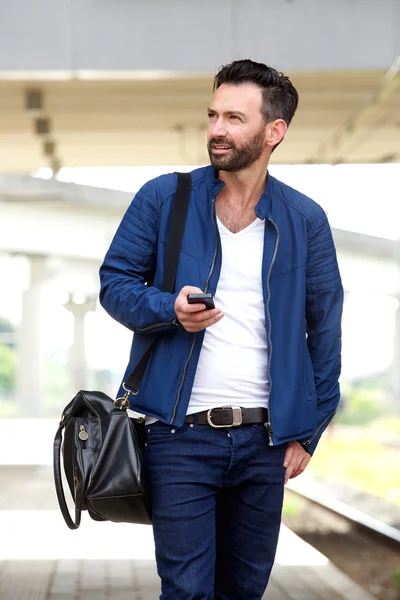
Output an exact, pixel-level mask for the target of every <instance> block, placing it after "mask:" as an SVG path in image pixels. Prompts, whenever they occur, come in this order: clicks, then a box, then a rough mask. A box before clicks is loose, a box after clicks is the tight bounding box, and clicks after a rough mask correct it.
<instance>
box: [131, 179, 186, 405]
mask: <svg viewBox="0 0 400 600" xmlns="http://www.w3.org/2000/svg"><path fill="white" fill-rule="evenodd" d="M177 176H178V185H177V188H176V194H175V199H174V205H173V207H172V214H171V221H170V225H169V231H168V243H167V249H166V252H165V262H164V277H163V283H162V291H163V292H170V293H171V294H173V293H174V291H175V281H176V272H177V270H178V262H179V254H180V252H181V248H182V240H183V234H184V231H185V224H186V217H187V213H188V209H189V203H190V194H191V191H192V176H191V174H190V173H177ZM156 339H157V335H155V336H154V337H153V339H152V340H151V342H150V344H149V345H148V347H147V349H146V351H145V353H144V354H143V356H142V358H141V359H140V361H139V362H138V364H137V365H136V367H135V368H134V370H133V371H132V372H131V373H130V374H129V375H128V377H127V378H126V379H125V381H124V383H123V388H124V390H125V392H126V394H125V396H124V399H123V400H122V403H121V408H123V402H124V400H128V397H129V394H134V395H135V393H136V394H137V392H138V390H139V386H140V382H141V381H142V379H143V375H144V372H145V370H146V367H147V365H148V362H149V360H150V356H151V352H152V350H153V346H154V343H155V341H156ZM125 386H126V387H125ZM127 388H128V389H127ZM132 390H134V391H132ZM128 407H129V404H128Z"/></svg>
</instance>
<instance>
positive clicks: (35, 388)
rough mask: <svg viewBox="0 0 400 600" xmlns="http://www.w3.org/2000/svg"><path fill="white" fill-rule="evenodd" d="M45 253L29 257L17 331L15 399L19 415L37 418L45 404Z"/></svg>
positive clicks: (46, 266)
mask: <svg viewBox="0 0 400 600" xmlns="http://www.w3.org/2000/svg"><path fill="white" fill-rule="evenodd" d="M46 261H47V259H46V257H45V256H42V255H36V256H33V255H32V256H30V257H29V262H30V284H29V287H28V289H27V290H25V291H24V292H23V296H22V319H21V324H20V327H19V330H18V346H17V348H18V366H17V381H16V390H17V402H18V413H19V416H21V417H24V416H29V417H40V416H42V415H43V407H44V352H43V329H44V318H43V316H44V315H43V309H42V295H43V288H44V285H45V284H46V283H47V282H48V280H49V278H50V276H51V271H50V269H49V267H48V265H47V262H46Z"/></svg>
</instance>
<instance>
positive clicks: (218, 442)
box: [145, 421, 286, 600]
mask: <svg viewBox="0 0 400 600" xmlns="http://www.w3.org/2000/svg"><path fill="white" fill-rule="evenodd" d="M146 431H147V434H146V450H145V460H146V468H147V478H148V486H149V493H150V496H151V500H152V507H153V531H154V540H155V547H156V560H157V570H158V574H159V576H160V578H161V589H162V593H161V596H160V599H161V600H260V599H261V597H262V595H263V593H264V591H265V588H266V586H267V583H268V579H269V575H270V572H271V569H272V565H273V562H274V559H275V552H276V545H277V541H278V534H279V528H280V521H281V512H282V502H283V490H284V477H285V468H284V467H283V462H284V456H285V450H286V444H282V445H280V446H273V447H270V446H268V441H267V435H266V432H265V430H264V427H263V426H262V425H241V426H240V427H230V428H223V429H214V428H212V427H210V426H209V425H198V424H197V422H196V421H195V423H194V424H192V425H187V424H185V425H184V426H183V427H174V426H172V425H166V424H164V423H161V422H156V423H153V424H151V425H148V426H147V427H146Z"/></svg>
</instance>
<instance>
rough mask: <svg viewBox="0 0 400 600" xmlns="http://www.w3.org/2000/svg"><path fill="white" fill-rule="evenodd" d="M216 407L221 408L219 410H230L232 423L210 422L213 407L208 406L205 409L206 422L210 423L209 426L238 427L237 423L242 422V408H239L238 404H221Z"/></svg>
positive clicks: (218, 427) (217, 427)
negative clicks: (217, 423)
mask: <svg viewBox="0 0 400 600" xmlns="http://www.w3.org/2000/svg"><path fill="white" fill-rule="evenodd" d="M218 408H221V410H226V409H231V410H232V423H228V424H226V423H225V424H224V425H215V423H213V422H212V418H211V413H212V411H213V410H215V409H214V408H210V409H209V410H208V411H207V422H208V424H209V425H211V427H215V428H216V429H220V428H222V427H238V426H239V425H241V424H242V421H243V418H242V409H241V408H240V406H221V407H218Z"/></svg>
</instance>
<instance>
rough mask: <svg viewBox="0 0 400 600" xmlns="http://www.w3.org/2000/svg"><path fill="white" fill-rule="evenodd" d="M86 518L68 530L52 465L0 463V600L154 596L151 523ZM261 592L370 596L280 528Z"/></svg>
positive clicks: (311, 597) (275, 599)
mask: <svg viewBox="0 0 400 600" xmlns="http://www.w3.org/2000/svg"><path fill="white" fill-rule="evenodd" d="M85 517H86V518H84V519H83V522H82V525H81V528H80V529H79V530H78V531H70V530H69V529H68V528H67V526H66V525H65V523H64V521H63V519H62V516H61V513H60V511H59V509H58V505H57V500H56V497H55V492H54V485H53V478H52V469H51V466H50V465H43V466H34V465H32V466H30V465H25V466H24V465H20V466H11V465H10V466H6V465H0V600H156V599H157V598H158V597H159V594H160V591H159V582H158V578H157V574H156V569H155V562H154V547H153V540H152V533H151V528H150V527H146V526H140V525H124V524H113V523H96V522H94V521H92V520H91V519H90V518H89V517H87V515H85ZM264 598H265V599H266V600H345V599H346V600H372V598H371V596H369V595H368V594H367V593H366V592H365V591H364V590H362V589H361V588H360V587H359V586H358V585H356V584H355V583H354V582H352V581H351V580H350V579H349V578H348V577H347V576H345V575H344V574H343V573H341V572H340V571H339V570H338V569H336V568H335V567H334V566H333V565H332V564H331V563H329V561H328V560H327V559H326V558H325V557H324V556H322V555H321V554H320V553H319V552H317V551H316V550H314V549H313V548H312V547H311V546H309V545H308V544H306V543H305V542H303V541H302V540H300V538H298V537H297V536H295V535H294V534H293V533H292V532H291V531H289V530H288V529H286V528H285V527H282V530H281V537H280V542H279V547H278V553H277V559H276V564H275V566H274V569H273V573H272V577H271V581H270V585H269V586H268V590H267V592H266V593H265V596H264ZM177 600H178V599H177ZM244 600H245V599H244Z"/></svg>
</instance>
